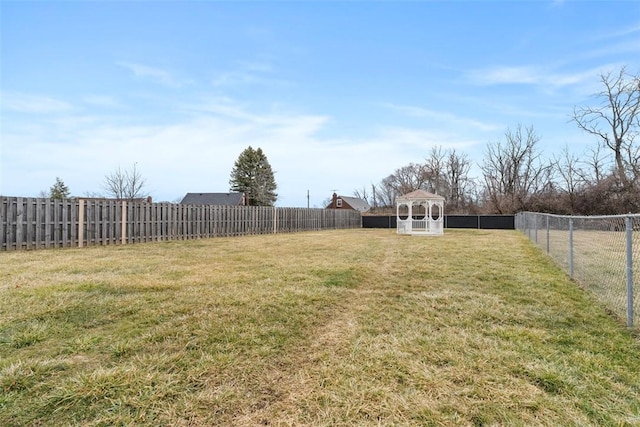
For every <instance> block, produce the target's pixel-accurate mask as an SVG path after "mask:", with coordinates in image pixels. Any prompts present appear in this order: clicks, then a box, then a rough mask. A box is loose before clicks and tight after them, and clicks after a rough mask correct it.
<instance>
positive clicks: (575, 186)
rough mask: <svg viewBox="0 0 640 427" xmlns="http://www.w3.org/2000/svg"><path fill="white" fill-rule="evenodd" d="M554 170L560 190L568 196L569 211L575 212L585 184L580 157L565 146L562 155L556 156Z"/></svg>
mask: <svg viewBox="0 0 640 427" xmlns="http://www.w3.org/2000/svg"><path fill="white" fill-rule="evenodd" d="M552 166H553V171H554V174H555V176H556V177H557V181H558V190H559V191H560V192H561V193H562V194H564V195H565V197H566V204H567V206H566V208H567V211H568V213H570V214H575V213H576V206H577V198H578V193H579V191H580V190H581V189H582V188H584V186H585V180H584V176H585V172H584V171H583V169H582V168H581V167H580V158H579V157H578V156H577V155H576V154H574V153H571V152H569V148H568V147H567V146H565V147H564V148H563V149H562V153H561V154H560V156H558V157H556V156H554V159H553V164H552Z"/></svg>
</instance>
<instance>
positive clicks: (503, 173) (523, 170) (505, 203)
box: [482, 125, 549, 214]
mask: <svg viewBox="0 0 640 427" xmlns="http://www.w3.org/2000/svg"><path fill="white" fill-rule="evenodd" d="M539 141H540V137H539V136H538V135H537V134H536V132H535V130H534V129H533V126H530V127H528V128H526V129H524V130H523V129H522V126H521V125H518V126H517V128H516V130H515V131H512V130H511V129H507V131H506V132H505V142H504V143H502V142H500V141H498V142H495V143H492V144H489V145H488V146H487V151H486V154H485V158H484V163H483V164H482V174H483V178H484V186H485V189H484V194H485V199H486V202H487V203H488V205H489V208H490V210H491V211H493V212H496V213H500V214H507V213H515V212H517V211H519V210H522V209H525V208H526V207H527V203H528V201H529V199H530V197H531V196H532V195H533V194H535V193H536V192H537V191H538V190H539V189H540V188H541V187H542V184H543V181H544V178H545V173H547V172H548V168H549V166H545V165H543V164H542V162H541V160H540V152H539V151H538V150H537V147H536V145H537V144H538V142H539Z"/></svg>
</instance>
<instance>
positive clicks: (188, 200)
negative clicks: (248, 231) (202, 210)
mask: <svg viewBox="0 0 640 427" xmlns="http://www.w3.org/2000/svg"><path fill="white" fill-rule="evenodd" d="M243 199H244V193H187V194H186V196H184V198H183V199H182V201H181V202H180V203H181V204H183V205H218V206H236V205H242V204H243V203H242V200H243Z"/></svg>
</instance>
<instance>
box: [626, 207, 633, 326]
mask: <svg viewBox="0 0 640 427" xmlns="http://www.w3.org/2000/svg"><path fill="white" fill-rule="evenodd" d="M624 225H625V232H626V236H627V326H629V327H631V326H633V224H632V223H631V217H630V216H627V217H625V219H624Z"/></svg>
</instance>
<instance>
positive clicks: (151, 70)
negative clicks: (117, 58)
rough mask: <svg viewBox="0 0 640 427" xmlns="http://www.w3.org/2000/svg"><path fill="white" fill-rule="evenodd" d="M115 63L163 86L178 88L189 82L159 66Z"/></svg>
mask: <svg viewBox="0 0 640 427" xmlns="http://www.w3.org/2000/svg"><path fill="white" fill-rule="evenodd" d="M117 64H118V65H119V66H121V67H124V68H126V69H128V70H129V71H131V72H133V74H134V75H135V76H137V77H144V78H149V79H151V80H153V81H154V82H156V83H158V84H161V85H163V86H168V87H173V88H179V87H182V86H184V85H186V84H188V83H189V81H187V80H180V79H178V78H176V77H175V76H174V75H172V74H171V73H170V72H168V71H166V70H163V69H160V68H155V67H150V66H148V65H142V64H135V63H131V62H118V63H117Z"/></svg>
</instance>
